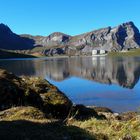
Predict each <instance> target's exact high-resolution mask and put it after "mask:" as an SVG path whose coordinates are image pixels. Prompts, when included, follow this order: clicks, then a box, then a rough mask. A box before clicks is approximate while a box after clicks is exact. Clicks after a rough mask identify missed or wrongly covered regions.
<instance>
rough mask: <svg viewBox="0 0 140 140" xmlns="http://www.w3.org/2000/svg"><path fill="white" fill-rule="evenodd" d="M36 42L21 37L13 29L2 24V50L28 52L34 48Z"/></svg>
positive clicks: (0, 44) (0, 45)
mask: <svg viewBox="0 0 140 140" xmlns="http://www.w3.org/2000/svg"><path fill="white" fill-rule="evenodd" d="M34 42H35V41H34V40H33V39H30V38H27V37H20V36H19V35H17V34H15V33H13V32H12V31H11V29H10V28H9V27H8V26H6V25H4V24H0V48H1V49H6V50H28V49H32V48H34Z"/></svg>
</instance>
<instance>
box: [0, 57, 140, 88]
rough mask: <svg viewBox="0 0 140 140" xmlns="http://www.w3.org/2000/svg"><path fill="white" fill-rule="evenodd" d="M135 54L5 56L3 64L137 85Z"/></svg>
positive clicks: (34, 72) (55, 76)
mask: <svg viewBox="0 0 140 140" xmlns="http://www.w3.org/2000/svg"><path fill="white" fill-rule="evenodd" d="M139 60H140V59H139V58H135V57H118V58H116V57H115V58H111V57H95V58H91V57H74V58H59V59H46V60H39V59H38V60H12V61H11V60H4V61H0V68H4V69H7V70H8V71H10V72H13V73H15V74H16V75H29V76H40V77H43V78H44V77H48V78H49V79H52V80H55V81H62V80H65V79H67V78H70V77H73V76H75V77H80V78H84V79H88V80H93V81H96V82H99V83H104V84H109V85H110V84H117V85H120V86H122V87H126V88H130V89H132V88H134V86H135V85H136V83H137V82H138V80H139V77H140V62H139Z"/></svg>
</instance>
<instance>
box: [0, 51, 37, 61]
mask: <svg viewBox="0 0 140 140" xmlns="http://www.w3.org/2000/svg"><path fill="white" fill-rule="evenodd" d="M9 58H36V57H35V56H33V55H29V54H23V53H16V52H12V51H7V50H1V49H0V59H9Z"/></svg>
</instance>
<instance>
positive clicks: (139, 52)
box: [108, 49, 140, 56]
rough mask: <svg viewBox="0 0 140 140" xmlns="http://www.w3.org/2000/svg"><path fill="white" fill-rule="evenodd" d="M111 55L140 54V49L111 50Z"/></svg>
mask: <svg viewBox="0 0 140 140" xmlns="http://www.w3.org/2000/svg"><path fill="white" fill-rule="evenodd" d="M108 55H109V56H140V49H132V50H130V51H120V52H110V53H109V54H108Z"/></svg>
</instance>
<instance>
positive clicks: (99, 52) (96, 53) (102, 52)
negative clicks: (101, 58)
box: [92, 50, 107, 55]
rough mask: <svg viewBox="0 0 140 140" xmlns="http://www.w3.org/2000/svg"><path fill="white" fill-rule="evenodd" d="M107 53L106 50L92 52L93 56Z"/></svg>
mask: <svg viewBox="0 0 140 140" xmlns="http://www.w3.org/2000/svg"><path fill="white" fill-rule="evenodd" d="M106 53H107V51H106V50H92V55H102V54H106Z"/></svg>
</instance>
